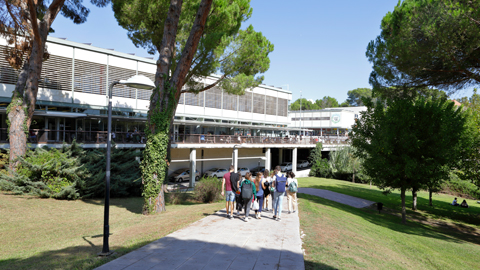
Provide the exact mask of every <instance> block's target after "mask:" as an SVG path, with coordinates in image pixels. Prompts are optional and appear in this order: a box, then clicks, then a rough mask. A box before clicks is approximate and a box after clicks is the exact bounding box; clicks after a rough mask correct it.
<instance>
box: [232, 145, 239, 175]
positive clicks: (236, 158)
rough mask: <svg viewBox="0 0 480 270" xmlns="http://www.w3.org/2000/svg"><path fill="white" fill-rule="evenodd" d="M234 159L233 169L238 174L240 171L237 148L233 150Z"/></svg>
mask: <svg viewBox="0 0 480 270" xmlns="http://www.w3.org/2000/svg"><path fill="white" fill-rule="evenodd" d="M232 159H233V167H234V169H233V171H234V172H237V170H238V148H235V147H234V148H233V157H232Z"/></svg>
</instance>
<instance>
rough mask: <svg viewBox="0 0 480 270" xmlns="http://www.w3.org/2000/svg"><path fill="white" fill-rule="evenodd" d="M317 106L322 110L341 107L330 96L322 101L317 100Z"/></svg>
mask: <svg viewBox="0 0 480 270" xmlns="http://www.w3.org/2000/svg"><path fill="white" fill-rule="evenodd" d="M315 104H317V106H318V107H319V108H320V109H325V108H336V107H338V106H339V105H338V101H337V99H336V98H334V97H329V96H324V97H323V98H322V99H317V100H315Z"/></svg>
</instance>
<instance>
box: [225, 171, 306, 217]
mask: <svg viewBox="0 0 480 270" xmlns="http://www.w3.org/2000/svg"><path fill="white" fill-rule="evenodd" d="M297 190H298V181H297V179H296V178H295V174H294V173H293V172H287V173H286V174H283V173H282V172H281V169H280V166H277V167H275V170H274V171H273V172H271V173H270V172H269V170H267V169H266V170H265V171H264V172H263V173H262V172H259V173H257V175H256V176H255V177H253V176H252V174H251V173H250V172H247V173H246V174H245V177H244V178H242V176H241V175H240V174H239V173H235V172H234V167H233V166H230V169H229V172H228V173H226V174H225V175H224V176H223V180H222V196H224V195H225V198H226V209H227V217H228V218H230V219H232V218H233V212H234V209H236V210H237V216H240V212H242V210H244V211H245V212H244V214H245V217H244V220H245V221H246V222H248V220H249V218H250V211H251V210H252V209H253V210H254V211H255V218H257V219H261V218H262V213H263V212H264V209H265V212H268V211H270V210H271V211H273V219H275V220H277V221H280V220H281V216H282V204H283V198H284V197H285V194H286V195H287V200H288V213H289V214H290V213H292V212H293V213H295V212H296V210H297ZM269 207H270V208H269Z"/></svg>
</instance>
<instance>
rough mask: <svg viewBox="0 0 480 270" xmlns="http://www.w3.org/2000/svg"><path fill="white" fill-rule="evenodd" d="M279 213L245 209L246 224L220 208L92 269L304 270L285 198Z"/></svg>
mask: <svg viewBox="0 0 480 270" xmlns="http://www.w3.org/2000/svg"><path fill="white" fill-rule="evenodd" d="M283 209H284V210H283V212H282V216H281V218H282V220H281V221H275V220H273V219H272V216H273V213H272V211H269V212H263V216H262V219H260V220H258V219H255V218H254V215H255V212H254V211H251V212H250V217H251V218H250V219H249V221H248V222H245V221H244V220H243V216H241V217H242V218H241V219H240V218H239V217H237V216H236V215H234V217H235V218H234V219H231V220H230V219H228V218H226V217H225V215H226V213H225V209H224V210H221V211H219V212H217V213H215V214H214V215H210V216H208V217H205V218H203V219H201V220H199V221H197V222H195V223H193V224H191V225H190V226H188V227H186V228H184V229H181V230H178V231H176V232H174V233H171V234H169V235H167V236H166V237H164V238H161V239H159V240H157V241H154V242H152V243H150V244H148V245H146V246H144V247H142V248H140V249H137V250H135V251H132V252H130V253H128V254H126V255H124V256H122V257H120V258H117V259H115V260H113V261H111V262H109V263H107V264H104V265H102V266H101V267H99V268H97V269H98V270H107V269H108V270H119V269H129V270H130V269H168V270H170V269H188V270H192V269H232V270H233V269H235V270H236V269H239V270H240V269H255V270H256V269H288V270H296V269H298V270H300V269H301V270H304V269H305V265H304V261H303V252H302V242H301V239H300V232H299V230H300V222H299V219H298V212H296V213H292V214H288V213H287V198H286V196H285V198H284V201H283ZM159 226H161V225H159Z"/></svg>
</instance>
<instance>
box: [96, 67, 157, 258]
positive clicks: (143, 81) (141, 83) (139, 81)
mask: <svg viewBox="0 0 480 270" xmlns="http://www.w3.org/2000/svg"><path fill="white" fill-rule="evenodd" d="M116 84H124V85H126V86H129V87H133V88H139V89H153V88H155V84H154V83H153V82H152V81H151V80H150V79H149V78H147V77H145V76H142V75H135V76H133V77H131V78H130V79H128V80H126V81H125V80H120V81H113V82H112V83H111V84H110V85H109V87H108V123H107V128H108V131H107V169H106V174H105V210H104V217H103V248H102V252H101V253H99V254H98V255H99V256H109V255H111V254H112V253H113V251H111V250H110V247H109V245H108V237H109V235H110V225H109V224H108V218H109V216H110V153H111V149H112V92H113V87H114V86H115V85H116Z"/></svg>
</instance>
